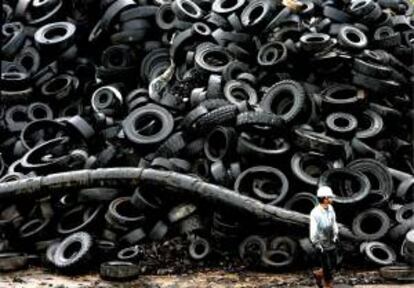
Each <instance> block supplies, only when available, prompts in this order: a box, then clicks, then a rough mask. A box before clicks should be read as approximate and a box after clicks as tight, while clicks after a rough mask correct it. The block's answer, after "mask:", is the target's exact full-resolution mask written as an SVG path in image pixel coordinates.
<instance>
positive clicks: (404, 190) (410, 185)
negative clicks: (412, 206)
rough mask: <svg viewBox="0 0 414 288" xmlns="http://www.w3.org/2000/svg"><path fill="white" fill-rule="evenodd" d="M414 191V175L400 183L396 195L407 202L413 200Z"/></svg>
mask: <svg viewBox="0 0 414 288" xmlns="http://www.w3.org/2000/svg"><path fill="white" fill-rule="evenodd" d="M412 191H414V177H413V178H407V179H405V180H403V181H402V182H401V183H400V185H398V187H397V193H396V196H397V197H398V198H399V199H401V200H404V201H405V202H409V201H413V200H414V196H411V195H414V194H413V193H412Z"/></svg>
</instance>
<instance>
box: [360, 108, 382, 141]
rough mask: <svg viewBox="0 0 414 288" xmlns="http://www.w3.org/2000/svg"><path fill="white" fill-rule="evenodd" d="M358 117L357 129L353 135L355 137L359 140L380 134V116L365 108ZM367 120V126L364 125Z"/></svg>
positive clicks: (369, 138)
mask: <svg viewBox="0 0 414 288" xmlns="http://www.w3.org/2000/svg"><path fill="white" fill-rule="evenodd" d="M357 119H358V124H359V125H358V130H357V133H356V135H355V137H356V138H358V139H361V140H364V139H365V140H373V139H376V138H378V137H380V136H381V132H383V130H384V128H385V127H384V120H383V119H382V117H381V116H380V115H379V114H378V113H375V112H374V111H372V110H365V111H364V112H363V113H362V114H361V115H360V116H358V117H357ZM367 122H369V126H368V127H364V125H366V123H367Z"/></svg>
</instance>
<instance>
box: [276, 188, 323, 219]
mask: <svg viewBox="0 0 414 288" xmlns="http://www.w3.org/2000/svg"><path fill="white" fill-rule="evenodd" d="M298 203H306V204H298ZM318 203H319V202H318V198H317V197H316V196H315V195H314V194H312V193H309V192H299V193H295V194H294V195H293V196H292V197H290V198H289V200H287V201H286V203H285V205H284V206H283V207H284V208H286V209H289V210H293V211H296V212H300V213H304V214H310V212H311V211H312V209H313V208H314V207H315V206H316V205H318ZM297 206H298V207H297Z"/></svg>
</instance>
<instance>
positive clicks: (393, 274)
mask: <svg viewBox="0 0 414 288" xmlns="http://www.w3.org/2000/svg"><path fill="white" fill-rule="evenodd" d="M379 273H380V275H381V277H382V278H384V279H386V280H391V281H404V280H408V281H412V279H413V275H414V267H412V266H402V265H401V266H385V267H381V268H380V269H379Z"/></svg>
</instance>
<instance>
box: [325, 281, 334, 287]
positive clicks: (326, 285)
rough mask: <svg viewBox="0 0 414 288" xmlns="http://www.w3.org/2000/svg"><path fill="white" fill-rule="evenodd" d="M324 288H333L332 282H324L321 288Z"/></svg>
mask: <svg viewBox="0 0 414 288" xmlns="http://www.w3.org/2000/svg"><path fill="white" fill-rule="evenodd" d="M323 287H324V288H333V287H334V286H333V280H330V281H325V286H323Z"/></svg>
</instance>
